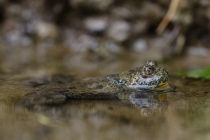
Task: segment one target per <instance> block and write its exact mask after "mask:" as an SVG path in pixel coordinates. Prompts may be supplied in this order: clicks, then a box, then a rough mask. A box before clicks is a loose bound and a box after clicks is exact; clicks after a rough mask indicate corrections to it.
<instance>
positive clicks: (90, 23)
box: [84, 17, 108, 32]
mask: <svg viewBox="0 0 210 140" xmlns="http://www.w3.org/2000/svg"><path fill="white" fill-rule="evenodd" d="M84 25H85V28H86V29H87V30H89V31H91V32H103V31H105V30H106V28H107V25H108V20H107V18H106V17H89V18H87V19H85V21H84Z"/></svg>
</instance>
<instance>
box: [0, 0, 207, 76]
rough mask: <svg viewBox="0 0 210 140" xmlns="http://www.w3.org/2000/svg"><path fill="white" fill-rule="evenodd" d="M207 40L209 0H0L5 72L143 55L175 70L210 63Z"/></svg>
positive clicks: (109, 62) (117, 63)
mask: <svg viewBox="0 0 210 140" xmlns="http://www.w3.org/2000/svg"><path fill="white" fill-rule="evenodd" d="M209 40H210V1H209V0H199V1H197V0H190V1H189V0H181V1H180V0H141V1H137V0H135V1H129V0H36V1H29V0H1V1H0V65H1V68H0V71H1V72H3V73H19V72H23V71H26V70H34V69H35V68H41V67H45V68H51V71H58V70H59V72H64V73H66V72H68V71H69V70H71V69H74V70H76V71H77V72H78V71H79V72H81V73H84V72H88V74H90V75H91V71H92V70H95V69H97V71H96V72H94V73H101V72H102V71H104V72H105V73H114V72H119V71H122V70H126V69H130V68H133V67H136V66H140V65H142V64H143V62H145V60H147V59H152V60H156V61H161V62H165V64H166V67H167V68H168V69H169V71H172V73H173V72H174V71H181V70H185V69H194V68H201V67H206V66H209V65H210V55H209V54H210V51H209V49H210V45H209ZM48 72H49V71H48ZM104 72H102V73H104ZM85 75H87V74H85ZM99 75H101V74H99Z"/></svg>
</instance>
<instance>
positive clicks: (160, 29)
mask: <svg viewBox="0 0 210 140" xmlns="http://www.w3.org/2000/svg"><path fill="white" fill-rule="evenodd" d="M179 2H180V0H172V1H171V3H170V7H169V9H168V11H167V13H166V15H165V16H164V18H163V20H162V21H161V22H160V24H159V25H158V27H157V29H156V32H157V33H158V34H161V33H162V32H163V31H164V30H165V28H166V26H167V25H168V23H169V22H170V21H171V20H172V19H173V17H174V15H175V13H176V11H177V9H178V5H179Z"/></svg>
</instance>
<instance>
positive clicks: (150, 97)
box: [128, 91, 168, 117]
mask: <svg viewBox="0 0 210 140" xmlns="http://www.w3.org/2000/svg"><path fill="white" fill-rule="evenodd" d="M128 100H129V102H130V103H131V104H133V105H134V106H135V107H136V108H138V109H139V110H140V113H141V115H142V116H145V117H147V116H150V115H152V114H153V113H155V112H161V111H163V110H165V109H166V108H167V106H168V102H167V95H166V94H164V93H157V94H154V93H148V91H145V92H142V91H141V93H139V92H132V93H131V94H130V95H129V99H128Z"/></svg>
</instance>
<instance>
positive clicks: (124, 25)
mask: <svg viewBox="0 0 210 140" xmlns="http://www.w3.org/2000/svg"><path fill="white" fill-rule="evenodd" d="M130 30H131V26H130V24H129V23H128V22H126V21H123V20H117V21H113V22H112V23H111V25H110V27H109V29H108V36H109V37H110V38H112V39H113V40H115V41H117V42H122V41H125V40H126V39H127V38H128V37H129V34H130Z"/></svg>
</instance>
